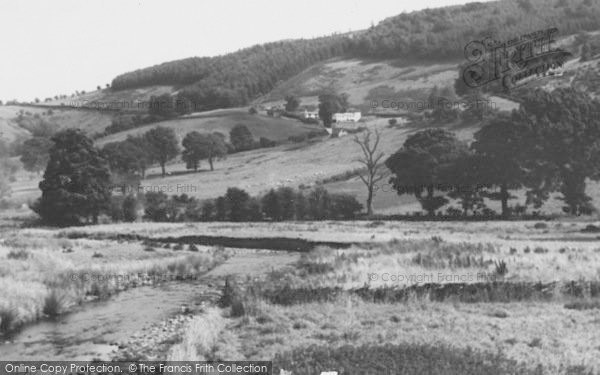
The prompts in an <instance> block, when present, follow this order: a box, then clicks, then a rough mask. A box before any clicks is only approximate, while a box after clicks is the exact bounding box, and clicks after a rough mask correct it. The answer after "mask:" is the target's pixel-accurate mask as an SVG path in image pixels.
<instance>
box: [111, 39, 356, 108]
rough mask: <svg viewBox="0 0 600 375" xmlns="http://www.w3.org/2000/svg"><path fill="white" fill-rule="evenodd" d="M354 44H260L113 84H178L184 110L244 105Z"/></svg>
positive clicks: (336, 41) (320, 41)
mask: <svg viewBox="0 0 600 375" xmlns="http://www.w3.org/2000/svg"><path fill="white" fill-rule="evenodd" d="M348 44H349V40H348V39H347V38H346V37H343V36H331V37H323V38H316V39H310V40H296V41H292V42H288V41H286V42H275V43H268V44H263V45H256V46H253V47H250V48H246V49H242V50H240V51H238V52H234V53H230V54H227V55H223V56H218V57H213V58H208V57H201V58H199V57H194V58H188V59H184V60H178V61H173V62H168V63H164V64H161V65H157V66H154V67H150V68H146V69H140V70H137V71H134V72H131V73H126V74H123V75H120V76H118V77H116V78H115V79H114V80H113V83H112V89H114V90H122V89H129V88H136V87H143V86H150V85H175V86H178V87H180V88H181V90H180V92H179V94H178V96H177V98H176V99H175V105H173V104H171V105H172V107H173V108H174V109H177V110H178V111H182V112H190V111H200V110H207V109H212V108H224V107H231V106H238V105H243V104H246V103H247V102H248V100H249V99H251V98H254V97H256V96H259V95H262V94H266V93H268V92H269V91H271V89H272V88H273V87H274V86H275V84H276V83H277V82H279V81H280V80H283V79H287V78H290V77H292V76H294V75H296V74H298V73H300V72H301V71H302V70H304V69H306V68H308V67H309V66H311V65H312V64H315V63H317V62H319V61H323V60H326V59H329V58H331V57H334V56H339V55H341V54H343V53H344V51H345V50H346V48H347V45H348Z"/></svg>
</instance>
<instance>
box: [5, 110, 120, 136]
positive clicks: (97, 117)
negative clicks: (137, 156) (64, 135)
mask: <svg viewBox="0 0 600 375" xmlns="http://www.w3.org/2000/svg"><path fill="white" fill-rule="evenodd" d="M21 110H23V111H25V112H28V113H30V115H27V116H29V117H32V116H35V115H36V114H37V115H39V116H40V118H41V119H42V120H44V121H47V122H48V123H50V124H52V125H55V129H56V130H62V129H70V128H76V129H81V130H83V131H84V132H85V133H86V134H88V135H91V134H94V133H100V132H102V131H103V130H104V129H105V128H106V127H107V126H109V125H110V124H111V121H112V119H113V116H114V112H108V111H95V110H78V109H60V108H51V111H52V112H51V114H49V113H48V109H44V108H39V107H35V108H34V107H25V106H12V105H11V106H0V131H1V132H2V133H3V137H4V138H5V139H6V140H7V141H8V142H12V141H13V140H15V139H16V138H19V137H29V136H31V134H30V133H29V131H27V129H24V128H22V127H20V126H19V124H18V123H17V121H16V118H17V116H18V114H19V111H21Z"/></svg>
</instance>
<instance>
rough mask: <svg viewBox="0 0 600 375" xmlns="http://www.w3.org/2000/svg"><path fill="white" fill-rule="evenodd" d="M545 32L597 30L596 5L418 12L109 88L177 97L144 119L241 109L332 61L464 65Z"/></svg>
mask: <svg viewBox="0 0 600 375" xmlns="http://www.w3.org/2000/svg"><path fill="white" fill-rule="evenodd" d="M551 27H556V28H558V30H559V33H560V35H569V34H574V33H578V32H581V31H585V30H597V29H598V28H600V4H599V3H598V2H594V1H589V0H573V1H569V2H567V3H564V4H563V3H561V2H560V0H558V1H554V0H507V1H496V2H487V3H478V2H473V3H469V4H466V5H460V6H451V7H444V8H438V9H425V10H422V11H417V12H411V13H403V14H400V15H398V16H395V17H390V18H387V19H385V20H384V21H382V22H380V23H379V24H378V25H376V26H373V27H371V28H370V29H368V30H365V31H361V32H355V33H350V34H344V35H333V36H329V37H321V38H316V39H310V40H304V39H301V40H294V41H282V42H274V43H267V44H263V45H256V46H253V47H250V48H246V49H242V50H240V51H237V52H234V53H230V54H226V55H222V56H217V57H194V58H188V59H183V60H177V61H172V62H167V63H163V64H160V65H157V66H153V67H149V68H145V69H139V70H136V71H134V72H130V73H125V74H122V75H120V76H118V77H116V78H115V79H114V80H113V83H112V86H111V87H112V89H113V90H123V89H131V88H138V87H144V86H151V85H172V86H176V87H177V88H178V95H177V96H175V97H172V98H171V97H168V95H167V96H166V97H164V96H163V97H155V98H153V99H152V101H151V104H153V105H151V106H150V112H151V113H153V114H161V115H165V112H166V115H177V114H181V113H188V112H192V111H201V110H208V109H214V108H226V107H233V106H240V105H244V104H247V103H248V102H249V100H251V99H252V98H255V97H257V96H260V95H263V94H266V93H268V92H270V91H271V90H272V89H273V87H274V86H275V85H276V84H277V83H278V82H279V81H281V80H285V79H288V78H290V77H292V76H294V75H296V74H298V73H300V72H301V71H302V70H304V69H306V68H308V67H310V66H311V65H313V64H315V63H317V62H320V61H324V60H326V59H329V58H332V57H337V56H350V57H368V58H372V57H380V58H402V59H405V60H407V59H435V60H439V59H453V60H455V59H457V58H460V59H462V58H464V48H465V45H466V44H467V43H469V42H470V41H473V40H478V39H482V38H484V37H493V38H494V39H496V40H510V39H512V38H516V37H519V36H520V35H522V34H526V33H530V32H532V31H536V30H539V29H547V28H551ZM586 48H587V47H586ZM160 103H166V104H167V105H166V106H163V107H162V108H161V107H160V106H159V105H158V106H157V105H156V104H160ZM291 104H292V105H291V107H292V108H293V107H294V104H293V102H292V103H291Z"/></svg>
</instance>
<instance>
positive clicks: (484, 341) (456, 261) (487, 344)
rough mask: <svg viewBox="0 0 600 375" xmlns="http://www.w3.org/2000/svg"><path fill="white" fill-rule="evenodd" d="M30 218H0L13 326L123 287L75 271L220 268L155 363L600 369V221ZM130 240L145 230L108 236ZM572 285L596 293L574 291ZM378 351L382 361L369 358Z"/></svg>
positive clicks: (4, 302)
mask: <svg viewBox="0 0 600 375" xmlns="http://www.w3.org/2000/svg"><path fill="white" fill-rule="evenodd" d="M27 215H28V214H27V213H26V211H18V212H13V213H11V214H6V215H3V216H2V217H1V218H0V233H1V234H0V237H1V238H2V239H1V240H0V259H2V262H1V263H0V264H1V266H0V275H1V276H0V288H2V290H3V291H5V293H3V295H2V299H1V300H0V309H1V311H2V315H1V316H3V317H8V319H9V321H10V324H11V326H17V325H18V324H19V323H21V322H25V321H31V320H34V319H36V318H37V317H39V316H43V315H44V314H46V315H48V314H51V313H53V312H55V311H68V309H69V306H73V305H74V304H76V303H78V302H81V301H85V300H86V299H89V298H97V297H102V296H103V295H110V294H111V293H115V292H118V291H119V290H121V289H122V288H124V287H129V286H132V284H123V283H119V282H116V281H115V280H110V281H105V282H102V283H99V282H98V281H97V280H88V281H86V280H82V281H79V279H78V280H73V279H72V276H71V275H73V274H75V275H84V274H89V275H93V274H99V273H100V274H137V273H139V272H142V273H146V274H147V275H148V276H149V279H150V280H151V279H152V277H151V276H152V275H154V274H158V273H169V272H170V273H175V274H183V273H190V272H191V273H200V272H202V273H204V272H206V271H208V273H207V274H206V275H207V277H209V278H210V279H211V280H216V282H217V283H220V284H221V285H223V284H222V283H223V281H224V278H229V279H230V286H232V287H230V288H225V289H223V293H224V294H223V296H224V297H223V298H222V304H219V305H216V306H212V307H208V308H206V309H203V310H201V311H199V312H197V315H195V316H194V317H193V318H192V319H191V320H190V321H189V322H188V323H186V325H185V326H184V327H182V328H181V332H180V335H179V336H178V337H179V339H178V340H175V342H174V345H173V346H172V347H171V348H170V349H169V350H168V352H166V353H163V356H164V357H165V358H168V359H171V360H183V359H186V360H211V359H212V360H214V359H221V360H238V361H239V360H242V359H253V360H258V359H269V360H270V359H274V364H275V366H276V368H277V369H279V368H284V369H286V370H293V371H294V370H295V371H296V372H294V373H303V371H302V370H301V369H307V368H308V367H307V366H314V369H317V370H319V371H324V370H327V369H329V370H339V369H340V367H344V366H345V368H346V369H348V368H355V369H356V368H358V366H361V365H362V366H366V365H365V363H367V364H369V366H371V365H373V366H375V365H376V363H375V362H378V363H379V364H380V365H381V366H384V365H385V366H387V367H388V368H393V369H395V370H397V371H401V372H402V373H406V374H420V373H423V371H425V372H426V371H428V370H427V369H429V371H430V372H433V373H440V371H444V370H445V371H446V372H444V373H450V374H480V373H490V374H505V373H508V372H510V371H512V372H514V373H519V374H587V373H588V372H586V371H597V370H598V369H600V361H598V358H600V356H598V347H597V342H598V340H599V339H600V331H598V330H597V329H596V327H597V325H598V315H597V312H598V308H599V307H600V302H599V290H597V288H598V287H597V286H598V285H599V284H598V283H600V268H598V264H599V263H600V258H599V257H600V243H599V242H598V236H600V233H597V232H595V231H593V230H589V228H592V229H593V228H594V227H592V225H599V224H600V223H599V222H594V221H590V220H588V221H579V220H557V221H546V222H531V221H529V222H517V221H515V222H473V223H469V224H468V225H465V223H461V222H382V221H360V222H337V221H336V222H328V221H326V222H289V223H134V224H127V225H125V224H112V225H100V226H89V227H76V228H65V229H44V228H19V227H18V224H19V222H20V221H19V220H26V219H27V218H28V216H27ZM24 222H26V221H24ZM130 234H137V235H139V236H142V237H143V238H146V240H144V241H130V242H124V241H123V240H118V239H117V236H123V235H130ZM190 235H212V236H225V237H227V236H230V237H289V238H303V239H308V240H315V241H341V242H352V243H354V245H353V246H352V247H350V248H349V249H345V250H335V249H331V248H326V247H320V248H317V249H315V250H313V251H311V252H308V253H303V254H290V253H285V252H280V253H273V252H267V251H265V252H264V254H263V253H261V252H260V251H259V252H256V251H254V252H250V251H248V250H245V249H225V250H218V251H215V250H211V249H209V248H205V247H201V246H200V247H199V248H198V250H199V251H198V252H191V251H190V250H191V249H192V248H191V247H188V246H187V245H185V246H183V247H182V249H181V250H182V251H180V252H176V251H174V249H175V248H176V244H177V238H178V237H181V236H190ZM160 237H170V238H172V241H173V242H174V243H171V244H170V246H169V249H166V248H164V246H162V245H158V243H157V242H156V239H158V238H160ZM148 247H150V248H151V249H152V251H148V250H149V249H148ZM177 248H179V247H177ZM225 258H228V259H227V261H226V262H225V263H222V262H223V260H224V259H225ZM500 264H504V267H505V268H504V270H502V267H499V265H500ZM215 266H216V267H215ZM209 269H212V270H210V271H209ZM373 275H376V276H373ZM427 275H431V276H427ZM133 280H135V281H136V282H138V283H143V282H144V280H140V279H139V278H136V279H133ZM131 282H132V281H130V283H131ZM146 282H148V281H146ZM490 282H495V284H490ZM426 283H430V284H435V285H439V286H440V287H441V286H445V287H450V289H447V290H448V291H447V292H446V294H445V296H444V297H443V298H439V295H437V296H438V297H435V296H436V295H435V294H433V292H428V293H417V292H416V290H417V289H414V290H415V292H411V290H413V289H412V288H416V287H419V286H421V285H424V284H426ZM538 283H539V284H538ZM572 283H575V284H576V285H581V286H583V285H588V284H589V285H590V288H592V289H586V288H585V287H582V289H581V291H580V292H573V289H572V288H573V285H575V284H572ZM460 285H472V286H473V288H489V287H490V286H492V285H495V288H500V287H501V288H502V290H503V292H502V293H504V294H495V295H493V294H486V293H482V292H478V293H476V294H473V295H471V296H470V297H469V296H467V295H463V294H461V293H462V292H461V290H466V289H461V288H454V289H452V288H453V287H455V286H460ZM536 285H542V286H546V285H550V287H548V288H550V289H549V290H546V289H547V287H543V288H541V289H539V288H538V287H536ZM569 286H571V287H570V288H571V289H569ZM357 288H358V289H357ZM365 288H366V289H365ZM404 288H407V289H404ZM536 288H537V289H536ZM594 288H595V289H594ZM361 290H362V292H361ZM402 290H409V292H406V293H405V292H403V296H404V297H402V298H391V299H382V300H379V299H372V298H371V297H369V296H372V297H375V296H376V295H377V293H379V292H378V291H382V292H385V293H392V294H389V295H390V296H393V293H397V292H394V291H402ZM498 290H499V289H498ZM536 290H537V291H539V292H535V291H536ZM369 291H370V292H369ZM528 291H531V292H532V293H528ZM367 292H368V293H367ZM487 293H489V292H487ZM380 295H381V293H380ZM227 296H228V297H227ZM465 298H466V300H465ZM57 301H60V302H59V303H57ZM226 301H229V302H228V303H226ZM376 301H377V302H376ZM466 301H470V302H466ZM56 306H58V307H56ZM57 309H58V310H57ZM0 319H6V318H0ZM4 321H5V322H6V320H4ZM1 325H2V323H1V322H0V326H1ZM352 353H356V354H352ZM358 353H363V354H362V355H359V354H358ZM367 358H371V362H369V361H367V362H365V361H366V359H367ZM373 358H378V359H377V360H376V361H375V362H372V361H373ZM394 358H396V359H398V358H404V359H403V361H401V363H402V366H403V367H394V366H400V365H399V364H398V363H399V362H398V361H394ZM277 371H278V370H277ZM452 371H454V372H452ZM309 372H310V371H309Z"/></svg>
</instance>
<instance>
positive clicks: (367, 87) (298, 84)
mask: <svg viewBox="0 0 600 375" xmlns="http://www.w3.org/2000/svg"><path fill="white" fill-rule="evenodd" d="M456 67H457V64H454V63H448V64H423V65H420V64H415V65H410V66H406V65H402V64H400V63H399V62H398V61H389V60H383V61H361V60H357V59H350V60H344V59H332V60H328V61H326V62H323V63H320V64H317V65H315V66H312V67H310V68H308V69H307V70H305V71H303V72H302V73H300V74H299V75H297V76H295V77H293V78H291V79H289V80H287V81H284V82H282V83H281V84H279V85H278V86H277V87H276V88H275V89H274V90H273V91H271V93H269V94H268V95H267V96H265V97H263V98H260V99H259V100H258V101H257V102H259V103H262V104H265V105H267V106H269V105H274V104H281V103H282V102H283V98H284V97H285V96H286V95H288V94H290V93H293V94H295V95H297V96H298V97H300V99H301V101H302V104H304V105H316V104H317V96H318V93H319V92H320V90H322V89H323V88H326V87H330V86H333V87H334V88H335V89H336V90H338V91H339V92H344V93H347V94H348V95H349V98H348V100H349V103H350V104H352V105H354V106H362V105H365V104H367V103H366V102H367V99H383V98H385V99H399V98H402V97H404V98H405V99H406V100H409V99H410V100H421V99H423V98H426V97H427V95H428V93H429V90H431V88H433V87H434V86H436V85H437V86H439V87H445V86H452V85H453V84H454V80H455V79H456V76H457V68H456ZM382 86H386V87H389V88H391V89H392V90H393V91H395V93H394V95H393V96H392V97H390V96H389V95H386V96H385V97H369V93H370V92H372V91H373V90H374V89H377V88H380V87H382Z"/></svg>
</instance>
